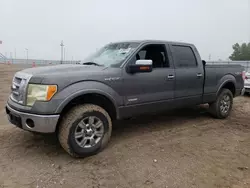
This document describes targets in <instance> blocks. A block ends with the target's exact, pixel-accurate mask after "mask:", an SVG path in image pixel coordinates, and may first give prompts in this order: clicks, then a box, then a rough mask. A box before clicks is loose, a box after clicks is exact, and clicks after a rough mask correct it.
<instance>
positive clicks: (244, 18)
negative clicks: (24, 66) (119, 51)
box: [0, 0, 250, 60]
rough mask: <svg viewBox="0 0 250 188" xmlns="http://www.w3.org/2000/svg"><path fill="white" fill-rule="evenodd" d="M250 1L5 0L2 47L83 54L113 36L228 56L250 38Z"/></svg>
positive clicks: (41, 54)
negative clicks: (177, 44) (180, 43)
mask: <svg viewBox="0 0 250 188" xmlns="http://www.w3.org/2000/svg"><path fill="white" fill-rule="evenodd" d="M249 1H250V0H0V40H2V41H3V43H2V44H0V52H1V53H2V54H4V55H5V54H7V56H8V57H9V56H10V52H12V56H13V57H14V51H15V49H16V56H17V58H26V52H25V48H27V49H29V58H39V59H60V53H61V52H60V42H61V40H63V41H64V43H65V48H66V59H69V60H71V59H72V57H73V58H74V59H83V58H84V57H86V56H87V55H88V54H89V53H90V52H93V51H94V50H95V49H96V48H98V47H100V46H102V45H104V44H105V43H109V42H112V41H120V40H127V39H129V40H130V39H160V40H171V41H183V42H190V43H194V44H195V45H196V46H197V48H198V50H199V51H200V53H201V56H202V58H203V59H205V60H208V57H209V54H211V59H212V60H218V59H219V58H220V59H227V58H228V56H229V55H230V54H231V52H232V44H234V43H236V42H239V43H242V42H247V41H249V40H250V6H249Z"/></svg>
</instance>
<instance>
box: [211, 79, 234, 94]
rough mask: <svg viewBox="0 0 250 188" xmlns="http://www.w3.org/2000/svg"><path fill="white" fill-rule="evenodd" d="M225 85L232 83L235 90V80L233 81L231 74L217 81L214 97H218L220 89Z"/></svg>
mask: <svg viewBox="0 0 250 188" xmlns="http://www.w3.org/2000/svg"><path fill="white" fill-rule="evenodd" d="M227 83H233V84H234V87H235V89H236V79H235V77H234V76H233V75H231V74H227V75H225V76H223V77H222V78H221V79H220V80H219V82H218V84H217V86H216V88H217V90H216V96H218V95H219V93H220V91H221V89H222V88H223V87H224V86H225V85H226V84H227Z"/></svg>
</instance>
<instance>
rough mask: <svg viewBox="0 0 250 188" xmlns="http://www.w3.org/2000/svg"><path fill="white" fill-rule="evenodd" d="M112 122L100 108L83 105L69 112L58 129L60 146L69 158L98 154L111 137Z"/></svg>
mask: <svg viewBox="0 0 250 188" xmlns="http://www.w3.org/2000/svg"><path fill="white" fill-rule="evenodd" d="M111 132H112V122H111V118H110V116H109V114H108V113H107V112H106V111H105V110H104V109H103V108H101V107H100V106H97V105H93V104H85V105H80V106H76V107H74V108H73V109H72V110H70V111H69V112H68V113H67V114H66V115H65V117H63V120H62V122H61V124H60V127H59V132H58V138H59V142H60V144H61V146H62V147H63V148H64V150H66V151H67V152H68V153H69V154H70V155H71V156H74V157H86V156H90V155H94V154H96V153H98V152H100V151H101V150H102V149H103V148H104V147H105V146H106V145H107V144H108V141H109V139H110V137H111Z"/></svg>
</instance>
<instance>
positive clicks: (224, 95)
mask: <svg viewBox="0 0 250 188" xmlns="http://www.w3.org/2000/svg"><path fill="white" fill-rule="evenodd" d="M232 107H233V94H232V92H231V91H230V90H229V89H222V91H221V92H220V94H219V95H218V96H217V99H216V101H215V102H214V103H212V104H210V106H209V111H210V113H211V114H212V115H213V116H214V117H215V118H219V119H225V118H227V117H228V116H229V114H230V112H231V110H232Z"/></svg>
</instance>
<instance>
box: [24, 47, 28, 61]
mask: <svg viewBox="0 0 250 188" xmlns="http://www.w3.org/2000/svg"><path fill="white" fill-rule="evenodd" d="M25 50H26V59H27V63H28V60H29V49H28V48H25Z"/></svg>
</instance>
